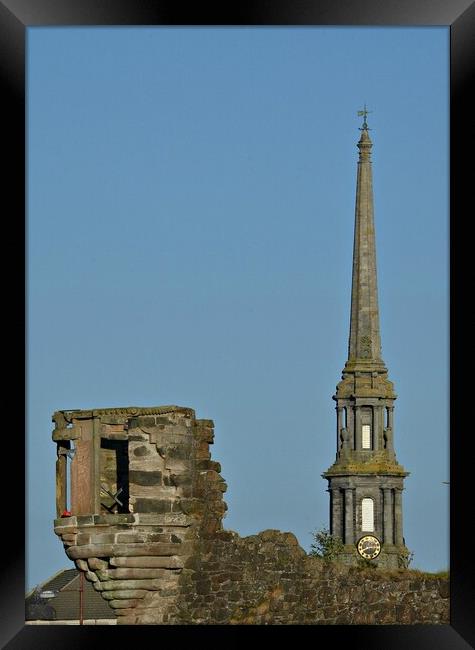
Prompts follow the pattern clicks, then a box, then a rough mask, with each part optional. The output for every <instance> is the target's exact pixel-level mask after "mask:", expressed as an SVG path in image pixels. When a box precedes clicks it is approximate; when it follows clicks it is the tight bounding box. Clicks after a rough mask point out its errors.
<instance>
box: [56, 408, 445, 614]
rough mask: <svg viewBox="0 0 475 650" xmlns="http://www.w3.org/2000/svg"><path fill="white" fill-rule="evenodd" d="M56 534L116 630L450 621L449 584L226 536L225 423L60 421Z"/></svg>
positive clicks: (185, 414)
mask: <svg viewBox="0 0 475 650" xmlns="http://www.w3.org/2000/svg"><path fill="white" fill-rule="evenodd" d="M53 419H54V421H55V424H56V427H55V429H54V431H53V439H54V440H55V442H56V444H57V450H58V460H57V503H56V506H57V517H58V518H57V519H56V520H55V532H56V534H57V535H59V536H60V538H61V540H62V542H63V544H64V548H65V550H66V554H67V556H68V557H69V558H70V559H71V560H73V561H74V562H75V564H76V566H77V568H78V569H79V570H81V571H84V573H85V576H86V578H87V579H88V580H90V581H91V582H92V583H93V586H94V587H95V589H96V590H98V591H99V592H100V593H101V595H102V596H103V597H104V598H105V599H106V600H108V601H109V603H110V605H111V607H112V608H113V609H114V611H115V614H116V615H117V622H118V624H119V625H120V624H126V625H145V624H149V625H163V624H248V625H249V624H262V625H266V624H405V623H407V624H411V623H448V622H449V599H448V596H449V593H448V581H447V578H441V577H435V576H427V575H423V574H421V575H419V574H417V573H414V572H411V571H406V570H399V571H395V572H392V573H388V572H382V571H380V570H379V569H377V568H376V569H372V568H370V567H369V566H368V568H355V567H349V566H344V565H339V564H335V563H331V562H325V561H323V560H321V559H319V558H315V557H310V556H309V555H308V554H307V553H306V552H305V551H304V550H303V549H302V548H301V547H300V546H299V544H298V541H297V539H296V538H295V536H294V535H293V534H292V533H282V532H279V531H276V530H266V531H263V532H261V533H259V534H258V535H252V536H250V537H245V538H241V537H240V536H239V535H238V534H237V533H234V532H232V531H227V530H224V529H223V526H222V519H223V515H224V513H225V511H226V505H225V503H224V501H223V493H224V492H225V490H226V483H225V482H224V480H223V479H222V478H221V476H220V471H221V468H220V465H219V463H217V462H214V461H213V460H211V456H210V452H209V445H210V444H211V443H212V442H213V422H212V421H211V420H199V419H196V417H195V413H194V411H193V410H192V409H190V408H183V407H178V406H161V407H152V408H133V407H131V408H115V409H94V410H89V411H58V412H56V413H55V414H54V416H53Z"/></svg>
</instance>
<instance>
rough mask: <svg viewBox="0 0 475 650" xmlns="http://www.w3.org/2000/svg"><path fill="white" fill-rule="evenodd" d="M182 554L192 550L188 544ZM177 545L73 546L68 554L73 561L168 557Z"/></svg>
mask: <svg viewBox="0 0 475 650" xmlns="http://www.w3.org/2000/svg"><path fill="white" fill-rule="evenodd" d="M179 548H180V554H185V553H186V552H187V551H188V550H191V548H188V543H187V542H184V543H183V544H181V545H180V547H179ZM176 552H177V544H166V543H161V542H155V543H151V544H87V545H85V546H71V547H70V548H68V549H67V551H66V554H67V556H68V557H69V558H70V559H71V560H77V559H86V558H88V557H119V556H124V557H130V556H137V557H139V556H146V555H150V556H168V555H175V554H176Z"/></svg>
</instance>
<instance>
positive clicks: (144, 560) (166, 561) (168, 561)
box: [110, 555, 183, 569]
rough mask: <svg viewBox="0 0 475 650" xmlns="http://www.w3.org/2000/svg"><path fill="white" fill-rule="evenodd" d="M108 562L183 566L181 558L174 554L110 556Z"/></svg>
mask: <svg viewBox="0 0 475 650" xmlns="http://www.w3.org/2000/svg"><path fill="white" fill-rule="evenodd" d="M110 564H111V565H112V566H116V567H130V568H133V567H136V568H150V569H151V568H165V569H178V568H181V567H183V560H182V559H181V558H179V557H177V556H174V555H171V556H168V557H111V559H110Z"/></svg>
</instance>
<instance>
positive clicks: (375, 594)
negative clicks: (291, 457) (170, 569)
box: [175, 530, 449, 625]
mask: <svg viewBox="0 0 475 650" xmlns="http://www.w3.org/2000/svg"><path fill="white" fill-rule="evenodd" d="M180 594H181V596H180V603H179V614H178V616H177V617H176V619H175V622H177V623H195V624H206V623H217V624H248V625H249V624H260V625H265V624H271V625H276V624H310V625H316V624H322V625H333V624H336V625H364V624H368V625H378V624H393V625H394V624H414V623H430V624H437V623H448V622H449V589H448V581H447V579H444V578H436V577H427V576H424V575H421V574H418V573H417V572H414V571H408V570H405V571H402V570H401V571H393V572H388V571H381V570H379V569H373V568H367V569H360V568H356V567H347V566H342V565H338V564H335V563H329V562H326V561H324V560H322V559H320V558H315V557H310V556H308V555H307V554H306V553H305V551H304V550H303V549H302V548H301V547H300V546H299V545H298V542H297V539H296V538H295V536H294V535H293V534H292V533H281V532H279V531H274V530H267V531H264V532H262V533H260V534H259V535H253V536H250V537H246V538H241V537H239V535H237V534H236V533H233V532H228V531H223V532H219V533H217V534H216V535H215V536H214V537H213V539H209V540H203V541H202V543H201V545H200V549H199V552H197V553H195V554H194V555H193V557H191V558H190V559H189V560H188V562H187V563H186V565H185V568H184V570H183V572H182V575H181V577H180Z"/></svg>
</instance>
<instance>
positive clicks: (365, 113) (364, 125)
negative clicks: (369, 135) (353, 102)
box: [358, 104, 373, 131]
mask: <svg viewBox="0 0 475 650" xmlns="http://www.w3.org/2000/svg"><path fill="white" fill-rule="evenodd" d="M372 112H373V111H368V110H367V109H366V104H365V105H364V109H363V110H362V111H358V115H359V116H360V117H361V116H362V115H363V116H364V120H363V126H362V127H360V131H363V129H364V130H365V131H371V129H368V124H367V123H366V116H367V115H368V113H372Z"/></svg>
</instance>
